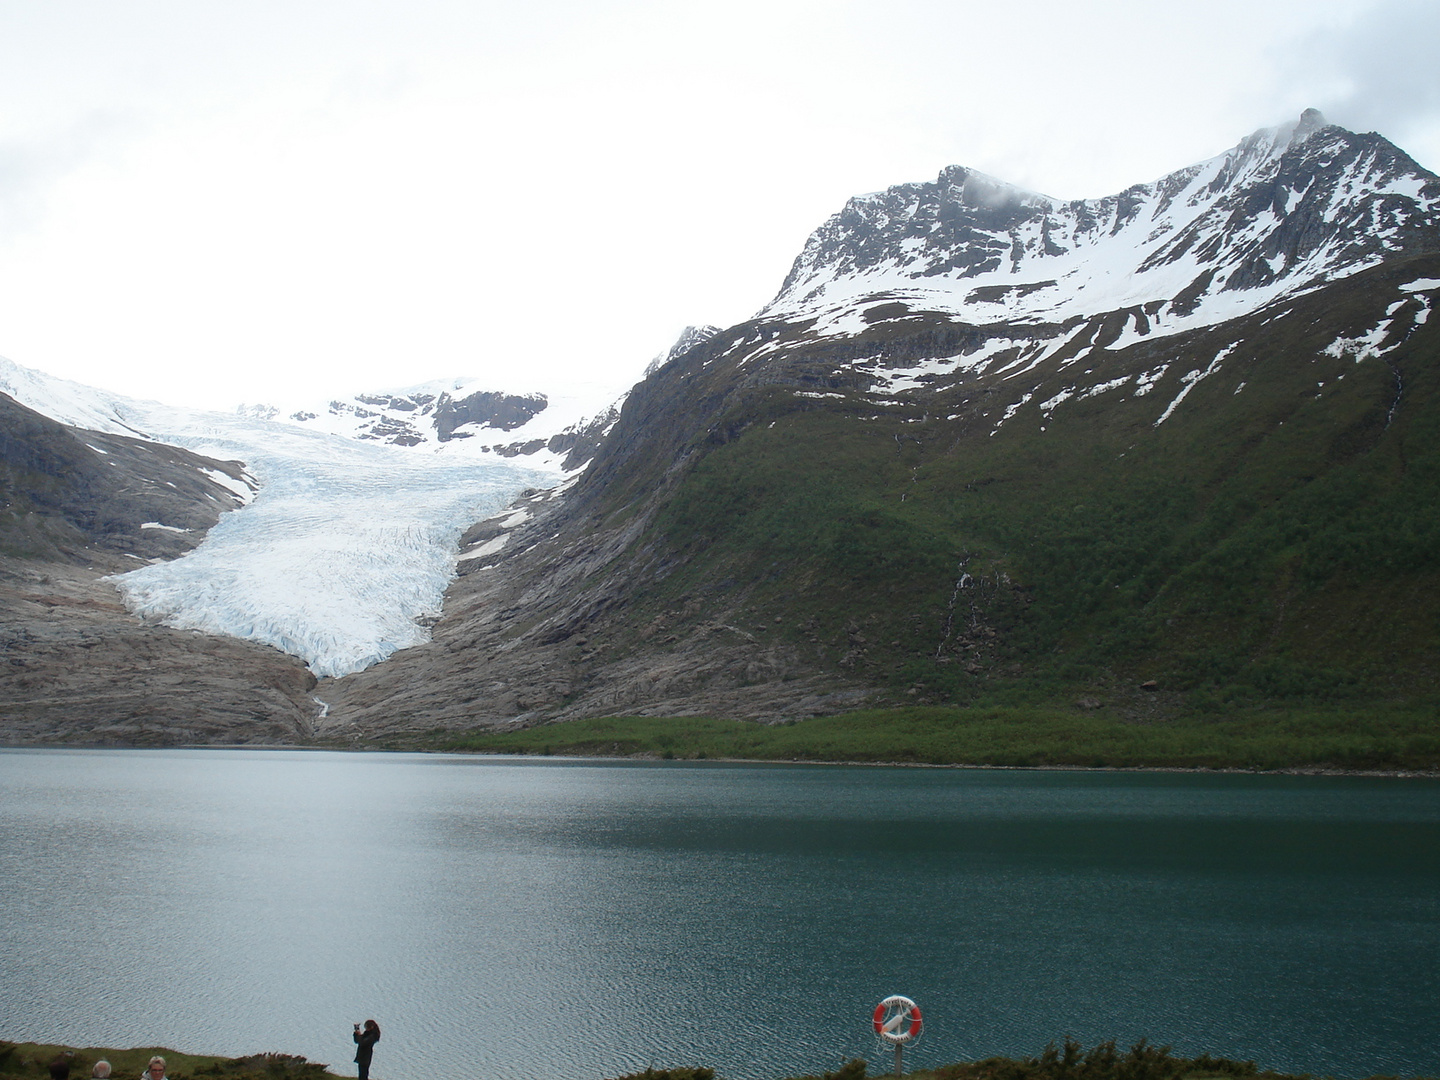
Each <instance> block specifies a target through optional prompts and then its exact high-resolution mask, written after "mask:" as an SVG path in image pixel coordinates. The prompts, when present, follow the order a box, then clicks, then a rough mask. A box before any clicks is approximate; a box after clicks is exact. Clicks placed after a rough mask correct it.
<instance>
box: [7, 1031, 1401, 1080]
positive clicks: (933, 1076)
mask: <svg viewBox="0 0 1440 1080" xmlns="http://www.w3.org/2000/svg"><path fill="white" fill-rule="evenodd" d="M69 1049H71V1048H70V1047H65V1046H55V1045H49V1044H41V1043H11V1042H0V1078H4V1080H10V1078H15V1080H41V1078H43V1080H49V1077H50V1073H49V1071H48V1068H47V1066H48V1065H49V1063H50V1062H51V1061H53V1060H54V1059H55V1057H56V1056H57V1055H58V1054H61V1053H62V1052H64V1051H66V1050H69ZM154 1054H159V1055H161V1056H162V1057H164V1058H165V1062H166V1065H167V1070H166V1074H167V1076H168V1077H169V1078H170V1080H191V1078H198V1077H216V1076H218V1077H237V1078H238V1077H253V1078H260V1077H271V1078H275V1080H320V1078H321V1077H326V1076H334V1075H336V1074H334V1073H328V1072H326V1069H327V1066H325V1065H320V1064H316V1063H315V1062H310V1061H306V1060H305V1059H304V1058H303V1057H296V1056H293V1055H290V1054H252V1055H249V1056H248V1057H242V1058H225V1057H210V1056H204V1055H197V1054H181V1053H178V1052H176V1051H174V1050H166V1049H164V1048H163V1047H135V1048H133V1049H129V1050H114V1049H107V1048H105V1047H88V1048H85V1049H78V1050H75V1051H74V1056H73V1057H72V1058H71V1060H70V1071H71V1076H72V1077H73V1078H74V1080H84V1078H85V1077H88V1076H89V1075H90V1070H91V1068H92V1066H93V1065H94V1063H95V1062H96V1061H98V1060H100V1059H101V1058H104V1059H105V1060H106V1061H108V1062H110V1064H111V1066H112V1069H113V1072H112V1075H113V1077H114V1078H115V1080H130V1078H132V1077H137V1076H139V1075H140V1073H141V1071H142V1070H143V1069H144V1067H145V1065H146V1063H147V1062H148V1061H149V1060H150V1057H151V1056H152V1055H154ZM867 1068H868V1067H867V1065H866V1063H865V1062H864V1061H862V1060H859V1059H857V1060H855V1061H851V1062H847V1063H846V1064H845V1065H842V1066H841V1067H840V1068H839V1069H837V1070H835V1071H834V1072H827V1073H822V1074H821V1075H819V1076H803V1077H792V1078H790V1080H865V1078H866V1076H867V1075H871V1074H868V1073H867ZM888 1072H889V1070H882V1071H881V1072H879V1073H875V1074H873V1075H875V1076H884V1075H886V1074H887V1073H888ZM905 1075H906V1076H909V1077H912V1078H913V1080H1249V1078H1252V1077H1253V1078H1255V1080H1310V1077H1309V1076H1308V1075H1305V1076H1300V1077H1296V1076H1291V1075H1290V1074H1287V1073H1279V1072H1273V1071H1271V1070H1268V1069H1260V1068H1258V1067H1257V1066H1256V1065H1255V1063H1254V1062H1253V1061H1232V1060H1229V1059H1228V1058H1217V1057H1211V1056H1210V1055H1209V1054H1202V1055H1200V1056H1199V1057H1194V1058H1183V1057H1176V1056H1175V1055H1174V1054H1172V1053H1171V1052H1170V1047H1168V1046H1152V1045H1150V1043H1149V1042H1148V1041H1146V1040H1144V1039H1141V1040H1140V1041H1139V1042H1138V1043H1136V1044H1135V1045H1134V1046H1132V1047H1131V1048H1130V1049H1129V1050H1128V1051H1121V1050H1118V1049H1116V1047H1115V1043H1114V1041H1113V1040H1111V1041H1110V1042H1103V1043H1100V1044H1098V1045H1096V1046H1094V1047H1092V1048H1091V1049H1089V1050H1086V1049H1085V1048H1084V1047H1083V1046H1081V1045H1080V1044H1079V1043H1077V1042H1075V1041H1074V1040H1073V1039H1066V1040H1065V1042H1064V1043H1063V1044H1062V1045H1061V1046H1058V1047H1057V1046H1056V1045H1055V1044H1054V1043H1051V1044H1050V1045H1049V1046H1047V1047H1046V1048H1045V1050H1044V1051H1043V1052H1042V1053H1041V1054H1039V1055H1038V1056H1037V1057H1028V1058H1006V1057H990V1058H985V1059H984V1060H982V1061H971V1062H961V1063H959V1064H956V1065H946V1066H945V1067H943V1068H939V1069H927V1070H918V1071H911V1072H907V1073H906V1074H905ZM615 1080H715V1070H714V1069H706V1068H683V1067H682V1068H673V1069H646V1070H645V1071H644V1072H639V1073H630V1074H628V1075H625V1076H620V1077H617V1078H615ZM1370 1080H1394V1078H1393V1077H1384V1078H1382V1077H1373V1078H1370ZM1417 1080H1421V1078H1417Z"/></svg>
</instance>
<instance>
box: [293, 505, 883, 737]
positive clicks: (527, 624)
mask: <svg viewBox="0 0 1440 1080" xmlns="http://www.w3.org/2000/svg"><path fill="white" fill-rule="evenodd" d="M581 506H582V504H581V503H580V502H578V501H569V500H561V499H556V498H554V496H553V495H552V494H551V493H544V492H542V493H535V494H532V495H531V496H530V497H528V498H527V499H525V500H523V501H522V502H521V503H520V504H518V509H519V510H524V511H527V512H528V513H529V515H530V516H529V520H528V521H526V522H525V524H523V525H521V526H519V527H517V528H515V529H513V530H509V531H504V532H502V531H501V530H499V528H498V527H497V526H495V525H494V523H493V522H492V523H485V522H482V523H481V524H480V525H479V526H477V528H476V529H473V530H472V531H471V533H470V534H468V535H467V538H466V540H467V542H468V546H469V547H470V549H471V552H472V553H478V554H476V555H475V557H473V558H466V557H465V555H466V553H463V552H462V561H461V563H460V566H461V576H460V577H459V579H458V580H457V581H456V582H455V583H454V585H452V586H451V588H450V591H449V593H448V594H447V596H446V600H445V617H444V618H443V619H442V620H441V621H440V623H439V624H438V625H437V626H436V627H435V631H434V638H433V640H432V641H431V642H430V643H429V644H426V645H422V646H419V647H418V648H414V649H406V650H403V651H401V652H399V653H396V654H395V655H394V656H393V657H391V658H390V659H389V660H387V661H386V662H385V663H383V664H380V665H377V666H376V667H373V668H370V669H368V670H366V671H362V672H358V673H356V674H354V675H347V676H346V677H345V678H343V679H338V680H327V681H325V682H322V683H321V684H320V686H319V688H318V689H317V691H316V696H317V697H318V698H320V699H322V700H324V701H325V702H326V703H327V704H328V705H329V706H330V712H329V716H328V717H327V718H326V719H324V720H320V721H317V722H316V733H317V735H320V736H322V737H330V738H344V737H354V738H360V737H364V738H373V737H376V736H388V735H397V734H402V733H416V732H422V731H433V730H436V729H447V730H466V729H474V728H483V727H496V728H508V727H517V726H527V725H530V724H534V723H541V722H549V721H556V720H568V719H578V718H581V717H587V716H603V715H610V716H625V715H640V714H643V715H646V716H697V715H710V716H725V717H729V718H734V719H746V720H756V721H760V722H776V721H780V720H784V719H791V718H796V717H805V716H814V715H819V714H822V713H830V712H837V711H840V710H842V709H845V708H854V707H858V706H860V705H861V704H863V703H864V702H865V701H866V700H867V698H868V696H869V691H868V690H867V689H866V688H865V686H864V684H863V683H862V682H860V681H859V680H855V681H850V680H846V679H839V678H836V677H835V676H834V675H833V673H822V671H821V670H820V668H819V667H818V666H817V665H816V664H815V663H814V662H813V660H812V659H811V658H809V657H807V656H806V655H804V654H803V650H802V649H801V648H799V647H797V646H796V645H794V644H793V643H791V642H788V641H784V642H782V641H773V642H772V641H770V640H768V639H769V637H770V636H771V630H772V627H770V626H761V625H745V621H746V619H747V618H749V619H750V621H751V623H753V622H754V619H753V616H749V615H747V606H748V597H747V595H746V593H745V591H744V590H735V591H733V592H731V593H730V594H729V595H724V596H706V597H702V596H699V595H695V596H689V597H681V598H678V599H677V606H676V607H675V608H674V609H673V610H671V611H668V612H664V611H662V612H659V613H657V614H651V613H650V611H649V610H648V609H647V610H646V611H645V612H644V614H643V615H641V614H640V613H639V612H638V611H635V610H632V608H631V605H630V603H629V598H630V596H631V595H632V593H633V592H634V591H635V590H636V589H637V588H638V587H642V586H643V585H644V583H646V582H647V581H653V580H654V579H655V577H656V575H657V574H663V572H664V569H665V568H664V566H663V564H661V563H660V562H658V561H657V559H656V553H655V552H654V551H652V550H650V549H649V548H648V547H647V545H646V544H645V543H644V542H643V541H642V538H643V537H644V535H645V533H646V526H647V524H648V523H649V520H650V517H651V514H652V513H653V509H652V510H651V511H648V512H645V513H642V514H641V515H637V516H636V517H634V518H631V519H629V520H625V521H620V522H611V523H609V524H605V523H601V522H598V521H592V522H587V521H585V520H582V519H581V516H580V515H581V514H582V513H583V510H582V509H581ZM516 512H517V511H516V508H512V509H511V510H510V511H507V515H510V516H514V515H515V513H516ZM502 538H503V539H504V540H505V542H504V543H503V544H502V543H497V541H499V540H501V539H502ZM487 547H488V549H489V550H488V551H487V550H486V549H487Z"/></svg>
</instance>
